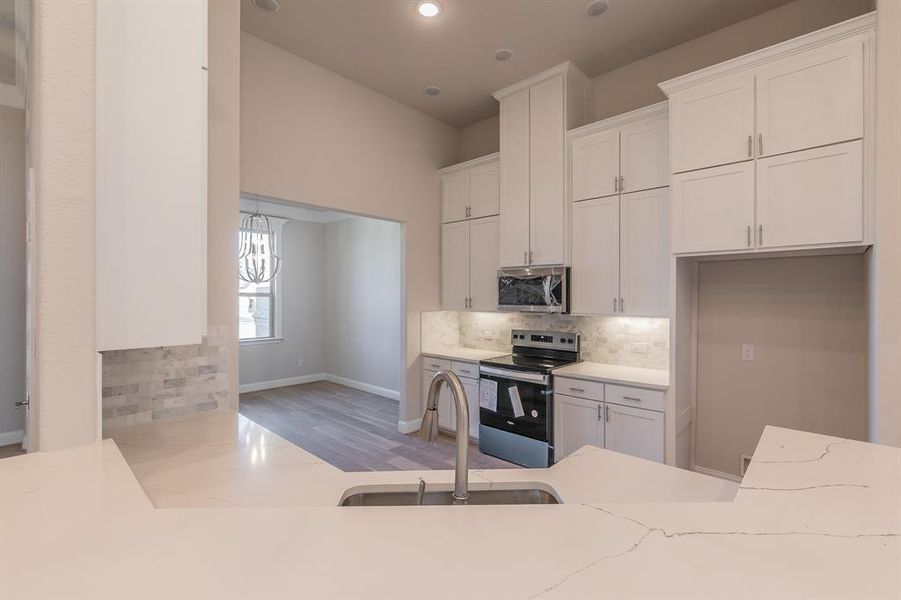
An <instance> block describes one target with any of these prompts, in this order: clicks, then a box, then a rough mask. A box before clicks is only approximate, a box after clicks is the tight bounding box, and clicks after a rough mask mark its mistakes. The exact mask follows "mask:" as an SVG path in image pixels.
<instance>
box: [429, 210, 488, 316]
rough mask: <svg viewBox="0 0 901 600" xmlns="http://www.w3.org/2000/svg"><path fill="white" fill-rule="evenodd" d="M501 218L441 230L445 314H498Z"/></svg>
mask: <svg viewBox="0 0 901 600" xmlns="http://www.w3.org/2000/svg"><path fill="white" fill-rule="evenodd" d="M497 236H498V218H497V217H483V218H481V219H471V220H468V221H458V222H456V223H446V224H444V225H443V226H442V227H441V306H442V308H444V310H469V309H472V310H478V311H482V312H487V311H493V310H497V253H498V246H497Z"/></svg>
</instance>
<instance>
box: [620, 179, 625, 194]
mask: <svg viewBox="0 0 901 600" xmlns="http://www.w3.org/2000/svg"><path fill="white" fill-rule="evenodd" d="M625 189H626V180H625V179H623V176H622V175H620V176H619V191H621V192H622V191H623V190H625Z"/></svg>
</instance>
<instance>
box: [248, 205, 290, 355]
mask: <svg viewBox="0 0 901 600" xmlns="http://www.w3.org/2000/svg"><path fill="white" fill-rule="evenodd" d="M270 220H271V222H272V234H273V236H274V239H273V242H274V243H275V247H276V252H278V248H279V242H280V240H279V236H280V234H281V229H282V224H283V223H284V221H283V220H282V219H277V218H274V217H270ZM265 241H266V242H268V240H265ZM269 262H270V261H266V264H267V270H268V268H269V267H268V265H269ZM266 275H267V276H268V275H269V274H268V273H267V274H266ZM280 278H281V275H279V276H277V277H276V278H275V279H273V280H271V281H267V282H264V283H248V282H246V281H243V280H242V279H241V278H240V277H239V278H238V339H239V340H240V341H242V342H252V341H266V340H277V339H279V336H278V327H279V325H280V324H279V322H278V319H277V317H278V315H279V300H280V298H278V293H279V289H278V288H279V279H280Z"/></svg>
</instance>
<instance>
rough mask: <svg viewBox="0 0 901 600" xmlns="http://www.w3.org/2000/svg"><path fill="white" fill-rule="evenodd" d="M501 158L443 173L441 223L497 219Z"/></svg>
mask: <svg viewBox="0 0 901 600" xmlns="http://www.w3.org/2000/svg"><path fill="white" fill-rule="evenodd" d="M498 170H499V165H498V155H497V153H495V154H490V155H488V156H483V157H480V158H476V159H473V160H470V161H467V162H465V163H460V164H458V165H453V166H450V167H446V168H444V169H441V170H440V171H439V172H438V173H439V174H440V175H441V222H442V223H453V222H456V221H465V220H466V219H478V218H481V217H488V216H491V215H496V214H498V212H499V211H500V207H499V202H500V179H499V177H500V176H499V172H498Z"/></svg>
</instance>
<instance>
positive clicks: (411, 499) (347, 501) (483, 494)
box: [341, 488, 560, 506]
mask: <svg viewBox="0 0 901 600" xmlns="http://www.w3.org/2000/svg"><path fill="white" fill-rule="evenodd" d="M559 503H560V502H559V501H558V500H557V498H556V497H555V496H554V495H553V494H551V493H549V492H546V491H544V490H541V489H538V488H526V489H513V490H469V496H468V497H467V498H466V500H465V501H463V502H456V501H455V500H454V497H453V492H451V491H449V490H448V491H434V492H428V491H427V492H425V493H424V494H422V499H421V501H420V494H419V493H418V492H416V491H390V492H375V491H373V492H355V493H350V494H348V495H347V496H345V497H344V499H342V500H341V506H417V505H419V504H422V505H431V506H435V505H450V504H470V505H474V506H475V505H479V506H482V505H489V504H559Z"/></svg>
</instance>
